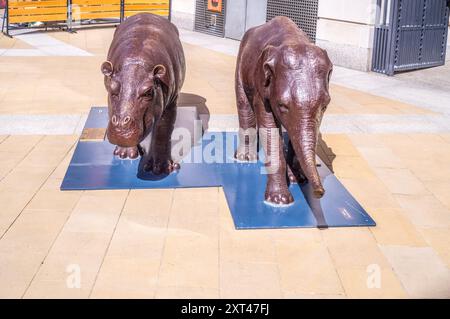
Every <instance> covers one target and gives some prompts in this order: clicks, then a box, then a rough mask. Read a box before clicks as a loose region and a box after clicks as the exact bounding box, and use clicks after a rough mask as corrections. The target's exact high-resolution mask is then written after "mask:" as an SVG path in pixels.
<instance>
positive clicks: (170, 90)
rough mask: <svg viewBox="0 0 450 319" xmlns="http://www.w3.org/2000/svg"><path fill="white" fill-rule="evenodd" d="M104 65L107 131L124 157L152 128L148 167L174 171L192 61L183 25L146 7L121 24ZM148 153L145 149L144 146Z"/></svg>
mask: <svg viewBox="0 0 450 319" xmlns="http://www.w3.org/2000/svg"><path fill="white" fill-rule="evenodd" d="M107 59H108V60H107V61H106V62H103V64H102V66H101V70H102V73H103V74H104V75H105V77H104V82H105V87H106V90H107V91H108V112H109V123H108V128H107V137H108V139H109V141H110V142H111V143H112V144H115V145H117V146H116V149H115V151H114V154H115V155H118V156H119V157H120V158H123V159H124V158H137V157H138V156H139V153H140V152H141V150H140V148H139V143H141V142H142V141H143V140H144V138H146V137H147V136H148V135H149V134H150V133H151V144H150V150H149V154H150V156H149V157H148V158H149V159H148V163H147V165H146V168H147V169H148V170H150V171H152V172H153V173H154V174H162V173H170V172H171V171H172V170H173V169H174V168H176V167H177V164H174V163H173V161H172V158H171V135H172V131H173V128H174V122H175V119H176V114H177V99H178V95H179V93H180V90H181V87H182V85H183V82H184V78H185V73H186V66H185V58H184V52H183V47H182V46H181V42H180V39H179V33H178V29H177V28H176V26H175V25H173V24H172V23H170V22H169V21H168V20H167V19H166V18H163V17H160V16H157V15H153V14H149V13H140V14H137V15H134V16H132V17H130V18H128V19H127V20H125V21H124V22H123V23H122V24H120V25H119V26H118V27H117V29H116V31H115V33H114V38H113V40H112V43H111V46H110V48H109V52H108V58H107ZM141 153H142V152H141Z"/></svg>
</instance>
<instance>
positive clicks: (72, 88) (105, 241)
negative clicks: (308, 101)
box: [0, 28, 450, 298]
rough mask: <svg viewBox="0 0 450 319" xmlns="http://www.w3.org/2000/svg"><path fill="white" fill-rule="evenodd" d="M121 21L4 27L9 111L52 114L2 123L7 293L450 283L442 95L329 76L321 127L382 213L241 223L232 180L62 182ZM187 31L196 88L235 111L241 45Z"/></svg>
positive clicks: (336, 289)
mask: <svg viewBox="0 0 450 319" xmlns="http://www.w3.org/2000/svg"><path fill="white" fill-rule="evenodd" d="M112 32H113V29H112V28H101V29H89V30H83V31H79V32H78V33H77V34H68V33H64V32H49V33H45V36H40V38H39V39H41V40H40V41H42V39H44V38H45V37H48V38H50V40H51V41H50V40H49V41H48V42H46V43H48V44H47V47H46V48H39V47H38V48H36V47H35V45H36V44H33V45H34V46H33V45H31V44H30V43H32V42H30V41H29V40H27V41H28V42H26V41H25V40H21V38H20V37H16V38H14V39H9V38H6V37H0V51H1V52H2V53H1V55H2V56H0V83H1V85H0V117H2V118H3V120H4V122H3V123H5V124H4V125H6V123H7V122H9V123H16V124H14V125H12V126H18V125H19V124H17V123H22V124H21V125H31V126H32V125H36V127H39V129H38V130H37V131H33V130H34V129H33V127H31V128H26V129H23V131H26V132H28V134H31V135H19V134H16V133H14V134H12V133H8V132H9V131H11V132H15V129H14V127H9V128H8V129H5V130H4V132H3V133H4V135H2V136H0V207H1V208H0V297H4V298H7V297H8V298H37V297H45V298H49V297H58V298H66V297H77V298H78V297H80V298H88V297H91V298H105V297H126V298H131V297H144V298H166V297H169V298H170V297H190V298H196V297H206V298H215V297H221V298H228V297H230V298H238V297H250V298H260V297H261V298H267V297H269V298H271V297H273V298H329V297H336V298H368V297H376V298H396V297H400V298H404V297H406V298H408V297H409V298H431V297H438V298H448V297H450V165H449V163H450V129H448V123H444V122H445V121H439V119H441V118H444V119H445V114H448V112H443V113H441V112H440V111H439V110H438V109H437V108H433V107H430V106H429V105H422V104H420V103H417V104H416V105H413V104H411V103H409V104H407V103H405V102H399V101H396V100H392V99H389V98H386V97H380V96H378V95H376V94H370V93H367V92H363V91H364V90H362V91H357V90H355V89H354V88H349V86H346V85H342V83H341V85H338V84H333V85H332V98H333V102H332V105H331V106H330V108H329V110H328V111H327V118H328V120H326V121H328V122H329V123H328V124H327V125H326V127H324V129H323V140H324V141H325V143H326V144H327V146H328V147H330V148H331V151H332V153H333V154H334V155H332V154H330V158H329V160H333V158H334V156H335V158H334V160H333V161H332V165H333V169H334V171H335V174H336V175H337V177H338V178H339V179H340V180H341V181H342V183H343V184H344V185H345V186H346V187H347V188H348V189H349V190H350V192H351V193H352V194H353V195H354V196H355V197H356V198H357V199H358V201H360V203H361V204H362V205H363V206H364V207H365V208H366V210H367V211H368V212H369V213H370V214H371V216H372V217H373V218H374V219H375V220H376V221H377V223H378V225H377V227H374V228H340V229H337V228H334V229H327V230H318V229H284V230H252V231H236V230H235V229H234V227H233V222H232V219H231V216H230V212H229V210H228V207H227V204H226V200H225V197H224V193H223V191H222V189H220V188H209V189H176V190H119V191H79V192H61V191H59V186H60V184H61V181H62V178H63V176H64V174H65V171H66V168H67V165H68V163H69V161H70V158H71V155H72V152H73V149H74V145H75V144H76V141H77V138H78V135H77V134H75V132H77V130H76V128H77V127H78V128H79V127H80V125H81V124H82V120H83V116H85V115H86V114H87V112H88V111H89V109H90V107H91V106H93V105H105V90H104V88H103V79H102V75H101V74H100V71H99V66H100V63H101V62H102V61H103V60H104V59H105V55H106V51H107V48H108V45H109V41H110V39H111V36H112ZM182 34H184V38H185V39H186V41H185V42H184V47H185V53H186V57H187V62H188V73H187V80H186V83H185V85H184V88H183V91H184V92H187V93H193V94H197V95H200V96H202V97H205V98H206V100H207V102H206V104H207V106H208V108H209V111H210V112H211V115H212V117H214V116H216V118H215V119H216V121H217V122H220V121H221V120H224V121H225V120H226V119H227V118H229V117H231V118H234V117H235V114H236V111H235V100H234V93H233V92H234V91H233V74H234V63H235V57H234V56H233V52H235V51H233V49H232V48H233V45H235V44H233V42H231V41H230V42H227V41H226V40H223V41H222V40H217V42H214V41H216V40H215V38H210V41H206V40H204V39H205V37H204V36H203V35H199V36H198V38H197V37H196V35H195V34H192V33H182ZM55 39H56V40H59V41H61V42H59V43H60V45H58V50H57V52H58V54H55V56H49V54H51V52H52V50H49V49H48V47H49V46H51V45H55ZM56 42H58V41H56ZM188 43H189V44H188ZM64 44H66V46H65V45H64ZM228 44H229V45H228ZM38 46H39V44H38ZM43 47H45V46H43ZM71 48H74V49H73V50H71ZM208 48H209V49H208ZM227 48H228V49H227ZM230 48H231V49H230ZM210 49H212V50H210ZM11 50H13V51H11ZM24 50H34V51H24ZM227 50H228V51H230V52H227ZM55 52H56V51H55ZM67 52H68V53H69V54H67V55H71V54H70V52H75V53H77V54H78V53H79V55H78V56H65V54H66V53H67ZM223 52H225V53H223ZM84 53H88V54H84ZM17 55H22V56H17ZM73 55H76V54H73ZM343 74H344V73H342V72H341V77H340V78H341V79H343V76H342V75H343ZM447 75H448V74H447ZM403 77H404V76H403ZM366 81H368V80H367V79H366ZM380 81H384V80H383V79H381V78H380ZM341 82H342V81H341ZM344 82H345V81H344ZM442 103H443V106H446V107H450V106H449V100H446V101H443V102H442ZM444 113H445V114H444ZM46 116H47V117H46ZM48 116H53V117H52V119H53V120H52V121H54V122H55V123H57V122H58V121H61V123H63V125H66V126H67V125H72V126H71V127H70V130H69V133H68V134H64V135H55V134H58V131H57V130H56V131H55V130H53V129H52V127H51V126H52V125H53V124H48V123H47V122H45V121H46V119H47V120H48V119H49V117H48ZM68 118H70V121H69V120H67V119H68ZM18 119H19V120H18ZM0 120H1V119H0ZM14 121H19V122H14ZM20 121H22V122H20ZM42 121H44V123H47V124H46V125H43V124H42ZM380 121H387V122H382V123H380ZM389 121H390V122H389ZM409 121H413V122H412V123H413V125H411V124H410V122H409ZM414 121H416V122H414ZM39 122H41V123H39ZM33 123H34V124H33ZM49 123H50V122H49ZM51 123H53V122H51ZM333 123H334V125H333ZM335 123H337V124H335ZM386 123H387V124H386ZM394 124H396V126H395V129H392V125H394ZM55 125H56V124H55ZM16 131H17V129H16ZM19 131H20V129H19ZM30 132H31V133H30ZM33 132H35V133H33ZM36 132H40V134H41V135H37V134H38V133H36ZM55 132H56V133H55ZM70 132H72V133H70ZM77 279H80V281H79V282H78V281H77ZM78 283H79V286H78V285H77V284H78Z"/></svg>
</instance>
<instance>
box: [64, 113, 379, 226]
mask: <svg viewBox="0 0 450 319" xmlns="http://www.w3.org/2000/svg"><path fill="white" fill-rule="evenodd" d="M106 125H107V109H106V108H92V110H91V112H90V115H89V118H88V121H87V122H86V128H102V127H105V126H106ZM237 140H238V138H237V134H236V133H225V132H208V133H206V134H205V135H204V136H203V138H202V141H201V143H198V145H195V146H193V148H192V149H191V151H190V153H189V154H188V155H187V156H186V157H185V158H184V159H183V161H181V169H180V171H179V172H176V173H172V174H170V175H169V176H167V177H165V178H163V179H160V180H143V179H141V178H138V174H139V175H141V174H143V172H142V170H141V169H140V165H139V162H140V159H136V160H121V159H119V158H117V157H115V156H114V155H113V150H114V145H111V144H110V143H109V142H108V141H98V142H95V141H94V142H92V141H79V142H78V145H77V147H76V150H75V153H74V155H73V157H72V160H71V162H70V165H69V167H68V169H67V172H66V176H65V177H64V180H63V183H62V185H61V190H97V189H142V188H149V189H156V188H184V187H219V186H223V188H224V192H225V196H226V199H227V202H228V207H229V208H230V211H231V214H232V216H233V220H234V224H235V227H236V228H237V229H257V228H293V227H296V228H298V227H319V228H326V227H351V226H375V221H374V220H373V219H372V218H371V217H370V216H369V215H368V214H367V212H366V211H365V210H364V209H363V208H362V207H361V205H360V204H359V203H358V202H357V201H356V200H355V199H354V198H353V196H352V195H351V194H350V193H349V192H348V191H347V190H346V189H345V187H344V186H343V185H342V184H341V183H340V182H339V180H338V179H337V178H336V177H335V176H334V175H333V174H332V172H331V171H330V170H329V169H328V168H327V167H326V165H325V164H324V163H323V162H322V161H321V160H320V159H319V158H318V159H317V160H318V164H319V167H318V171H319V174H320V176H321V179H322V182H323V186H324V188H325V196H324V197H322V198H321V199H316V198H314V197H313V196H312V190H311V188H310V186H309V184H308V183H305V184H302V185H297V184H293V185H291V186H290V191H291V193H292V195H293V196H294V200H295V202H294V204H293V205H290V206H286V207H274V206H270V205H267V204H266V203H265V202H264V192H265V188H266V181H267V175H265V174H263V173H262V172H264V167H263V164H262V162H261V161H259V162H257V163H239V162H236V161H234V160H233V158H232V156H233V154H234V150H235V149H236V145H237ZM208 155H211V156H209V157H208ZM262 157H263V154H262V152H260V158H262ZM211 158H212V159H213V160H212V162H211ZM194 159H200V160H195V161H194ZM208 159H209V160H208Z"/></svg>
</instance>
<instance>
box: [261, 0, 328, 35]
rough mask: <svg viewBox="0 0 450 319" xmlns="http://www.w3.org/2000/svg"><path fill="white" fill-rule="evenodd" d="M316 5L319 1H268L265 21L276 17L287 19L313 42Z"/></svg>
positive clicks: (315, 25)
mask: <svg viewBox="0 0 450 319" xmlns="http://www.w3.org/2000/svg"><path fill="white" fill-rule="evenodd" d="M318 3H319V0H268V1H267V21H270V20H272V19H273V18H275V17H277V16H285V17H288V18H290V19H292V21H294V22H295V23H296V24H297V25H298V26H299V27H300V28H301V29H302V30H303V31H305V32H306V34H308V36H309V38H310V39H311V40H312V41H314V42H315V41H316V30H317V11H318Z"/></svg>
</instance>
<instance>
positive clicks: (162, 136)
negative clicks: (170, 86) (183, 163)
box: [145, 102, 179, 175]
mask: <svg viewBox="0 0 450 319" xmlns="http://www.w3.org/2000/svg"><path fill="white" fill-rule="evenodd" d="M175 119H176V102H174V103H173V104H171V105H169V106H167V107H166V109H165V110H164V113H163V115H162V116H161V118H160V119H159V121H158V122H157V124H156V127H155V129H154V131H153V136H152V141H151V146H150V156H149V160H148V162H147V163H146V165H145V170H146V171H152V172H153V174H155V175H161V174H169V173H171V172H172V171H173V170H176V169H178V168H179V164H177V163H174V162H173V161H172V154H171V145H172V143H171V139H172V132H173V129H174V124H175Z"/></svg>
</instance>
